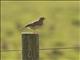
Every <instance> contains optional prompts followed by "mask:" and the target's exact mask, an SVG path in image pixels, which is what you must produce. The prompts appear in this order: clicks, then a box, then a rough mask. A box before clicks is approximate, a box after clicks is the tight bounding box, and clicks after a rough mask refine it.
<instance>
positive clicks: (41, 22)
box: [25, 17, 45, 30]
mask: <svg viewBox="0 0 80 60" xmlns="http://www.w3.org/2000/svg"><path fill="white" fill-rule="evenodd" d="M44 19H45V18H44V17H40V18H39V20H38V21H35V22H33V23H31V24H28V25H26V26H25V28H27V27H29V28H31V29H33V30H35V29H37V28H39V27H41V26H42V25H43V21H44Z"/></svg>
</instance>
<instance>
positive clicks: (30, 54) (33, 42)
mask: <svg viewBox="0 0 80 60" xmlns="http://www.w3.org/2000/svg"><path fill="white" fill-rule="evenodd" d="M22 60H39V35H38V34H34V33H27V32H22Z"/></svg>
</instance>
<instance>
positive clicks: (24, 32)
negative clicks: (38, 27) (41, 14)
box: [21, 32, 38, 34]
mask: <svg viewBox="0 0 80 60" xmlns="http://www.w3.org/2000/svg"><path fill="white" fill-rule="evenodd" d="M21 34H38V33H34V32H21Z"/></svg>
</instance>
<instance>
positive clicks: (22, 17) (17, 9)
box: [1, 2, 80, 60]
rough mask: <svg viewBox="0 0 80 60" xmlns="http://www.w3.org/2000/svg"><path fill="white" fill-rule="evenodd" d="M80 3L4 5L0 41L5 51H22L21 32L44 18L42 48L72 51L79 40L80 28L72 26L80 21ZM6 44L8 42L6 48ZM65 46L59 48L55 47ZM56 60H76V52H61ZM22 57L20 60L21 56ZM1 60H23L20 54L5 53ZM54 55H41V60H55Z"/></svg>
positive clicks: (8, 3)
mask: <svg viewBox="0 0 80 60" xmlns="http://www.w3.org/2000/svg"><path fill="white" fill-rule="evenodd" d="M79 4H80V3H79V2H1V39H2V46H3V45H4V46H5V45H6V47H2V48H3V50H4V49H12V50H15V49H21V34H20V29H21V28H22V27H23V26H24V25H25V24H27V23H29V22H32V21H34V20H35V19H37V18H38V17H39V16H44V17H45V18H46V20H45V21H44V26H43V27H42V28H40V29H39V30H38V31H39V34H40V48H49V47H72V46H75V45H77V41H78V40H79V36H78V34H79V32H80V27H76V26H74V25H72V21H73V20H80V17H79V16H80V14H79V13H80V12H79V10H80V9H79V8H80V7H79ZM4 41H5V42H6V43H5V44H4ZM58 43H60V44H62V46H56V44H58ZM61 52H63V55H62V56H60V57H57V58H58V59H56V60H77V59H78V54H77V51H76V50H61ZM18 55H19V56H18ZM2 57H3V59H2V60H20V58H21V54H18V52H16V53H14V52H2ZM53 57H54V54H52V51H40V60H53V59H54V58H53Z"/></svg>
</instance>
